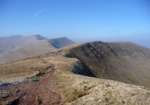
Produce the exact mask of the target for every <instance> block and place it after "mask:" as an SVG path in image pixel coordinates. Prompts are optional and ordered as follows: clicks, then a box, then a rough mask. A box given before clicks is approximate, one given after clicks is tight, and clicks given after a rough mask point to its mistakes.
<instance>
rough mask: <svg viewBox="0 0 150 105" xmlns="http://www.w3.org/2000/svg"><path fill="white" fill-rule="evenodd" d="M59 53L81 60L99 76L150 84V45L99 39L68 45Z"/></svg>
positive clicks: (126, 81) (78, 72)
mask: <svg viewBox="0 0 150 105" xmlns="http://www.w3.org/2000/svg"><path fill="white" fill-rule="evenodd" d="M57 53H58V54H59V55H60V53H62V54H63V55H64V56H66V57H73V58H77V59H79V60H80V61H82V63H83V64H84V65H85V67H86V68H87V69H88V70H89V71H91V72H92V73H93V74H94V75H95V76H96V77H98V78H103V79H110V80H116V81H121V82H125V83H130V84H135V85H144V86H150V84H149V83H150V49H149V48H146V47H143V46H140V45H137V44H134V43H131V42H113V43H104V42H100V41H97V42H90V43H85V44H84V43H83V44H79V45H72V46H68V47H65V48H63V49H60V50H59V51H58V52H56V55H57ZM73 72H74V73H77V74H84V73H83V72H80V71H73ZM93 74H91V75H93ZM88 75H90V74H88Z"/></svg>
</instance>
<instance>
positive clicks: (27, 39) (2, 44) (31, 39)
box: [0, 35, 47, 53]
mask: <svg viewBox="0 0 150 105" xmlns="http://www.w3.org/2000/svg"><path fill="white" fill-rule="evenodd" d="M45 39H47V38H45V37H42V36H40V35H31V36H21V35H16V36H10V37H0V53H5V52H8V51H10V50H12V49H18V48H21V47H24V46H26V45H29V44H33V43H35V42H37V41H39V40H45Z"/></svg>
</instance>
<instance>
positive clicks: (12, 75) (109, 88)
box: [0, 44, 150, 105]
mask: <svg viewBox="0 0 150 105" xmlns="http://www.w3.org/2000/svg"><path fill="white" fill-rule="evenodd" d="M83 45H84V44H83ZM66 49H67V48H66ZM77 62H79V60H78V59H76V58H66V57H62V56H53V55H49V54H44V55H42V56H38V57H33V58H28V59H24V60H21V61H16V62H11V63H8V64H3V65H0V72H1V73H0V77H1V78H0V79H1V81H3V80H8V79H10V80H15V79H16V78H17V79H19V78H20V79H21V78H25V77H29V76H32V75H35V74H37V73H38V71H39V70H41V72H45V73H46V70H47V69H48V68H49V67H50V66H53V67H54V73H55V80H56V83H54V86H55V87H56V88H57V89H59V92H60V93H61V94H62V98H63V100H64V103H65V104H66V105H76V104H80V105H85V104H88V105H97V104H100V105H106V104H112V105H123V104H124V105H126V104H127V105H137V104H144V105H146V104H147V105H148V104H149V103H150V101H149V100H150V90H149V89H148V88H145V87H143V86H134V85H129V84H125V83H121V82H117V81H112V80H105V79H99V78H92V77H86V76H82V75H76V74H73V73H72V72H71V71H72V70H73V69H74V67H75V65H76V63H77ZM20 91H21V90H20ZM41 94H42V93H41ZM6 100H7V99H5V101H6Z"/></svg>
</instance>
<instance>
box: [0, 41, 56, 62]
mask: <svg viewBox="0 0 150 105" xmlns="http://www.w3.org/2000/svg"><path fill="white" fill-rule="evenodd" d="M54 50H56V48H54V47H53V46H52V45H51V43H49V42H48V41H46V40H44V41H38V42H36V43H34V44H31V45H28V46H26V47H23V48H20V49H17V50H11V51H9V52H7V53H5V54H3V55H2V56H0V59H1V60H0V63H1V64H2V63H6V62H11V61H15V60H19V59H23V58H27V57H31V56H37V55H40V54H44V53H48V52H52V51H54ZM2 59H3V60H2Z"/></svg>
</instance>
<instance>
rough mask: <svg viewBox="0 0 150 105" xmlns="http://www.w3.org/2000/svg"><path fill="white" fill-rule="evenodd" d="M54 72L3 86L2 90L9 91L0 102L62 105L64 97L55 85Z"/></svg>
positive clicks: (27, 104)
mask: <svg viewBox="0 0 150 105" xmlns="http://www.w3.org/2000/svg"><path fill="white" fill-rule="evenodd" d="M54 82H55V81H54V75H53V72H52V71H50V72H49V73H47V74H45V75H43V76H41V77H39V78H37V79H34V80H27V81H24V82H22V83H19V84H17V85H12V86H8V87H1V88H0V91H6V90H8V91H9V94H8V96H6V97H3V98H1V99H0V103H1V104H2V105H3V104H8V103H10V102H12V105H13V104H14V105H60V103H61V102H62V98H61V96H60V94H59V92H58V91H57V89H56V88H55V87H54V86H53V84H54Z"/></svg>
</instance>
